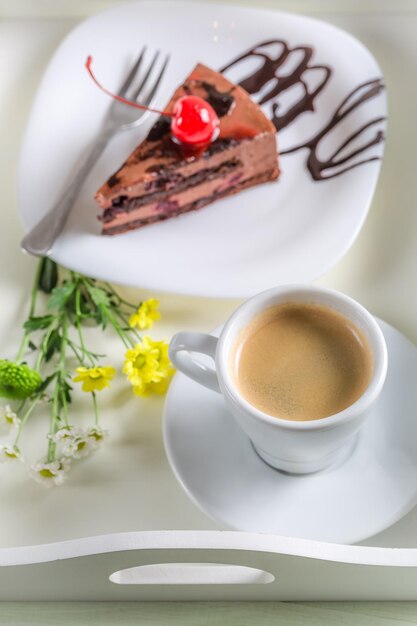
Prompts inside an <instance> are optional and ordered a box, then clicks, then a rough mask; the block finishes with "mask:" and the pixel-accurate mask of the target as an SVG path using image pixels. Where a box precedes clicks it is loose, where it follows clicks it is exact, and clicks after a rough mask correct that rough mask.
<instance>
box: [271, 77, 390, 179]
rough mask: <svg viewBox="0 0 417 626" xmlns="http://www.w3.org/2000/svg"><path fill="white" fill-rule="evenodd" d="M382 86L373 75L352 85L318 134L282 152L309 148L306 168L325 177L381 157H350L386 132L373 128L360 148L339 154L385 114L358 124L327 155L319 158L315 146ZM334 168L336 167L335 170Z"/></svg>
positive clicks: (360, 151)
mask: <svg viewBox="0 0 417 626" xmlns="http://www.w3.org/2000/svg"><path fill="white" fill-rule="evenodd" d="M383 89H384V84H383V82H382V80H381V79H380V78H375V79H374V80H370V81H368V82H366V83H363V84H362V85H359V87H356V89H354V90H353V91H352V92H351V93H350V94H349V95H348V96H347V97H346V98H345V99H344V100H343V102H342V103H341V104H340V105H339V106H338V108H337V109H336V111H335V113H334V114H333V115H332V117H331V118H330V120H329V122H328V123H327V124H326V126H325V127H324V128H323V129H322V130H321V131H320V132H319V133H317V135H315V136H314V137H313V138H312V139H310V140H309V141H306V142H305V143H303V144H300V145H298V146H294V147H293V148H289V149H287V150H284V151H282V152H281V154H291V153H292V152H296V151H297V150H301V149H302V148H308V150H309V151H310V153H309V155H308V157H307V168H308V170H309V172H310V174H311V176H312V177H313V179H314V180H326V179H328V178H334V177H335V176H340V174H343V173H344V172H347V171H348V170H352V169H353V168H355V167H358V166H359V165H363V164H364V163H370V162H371V161H379V160H380V158H381V157H379V156H371V157H369V158H366V159H362V160H360V161H356V162H354V163H352V159H354V158H355V157H357V156H358V155H360V154H363V153H364V152H366V151H367V150H369V148H372V147H373V146H375V145H377V144H379V143H381V142H382V141H384V138H385V136H384V133H383V131H382V130H376V131H375V133H374V136H373V137H372V138H371V139H369V140H367V141H364V142H363V143H362V145H361V146H360V147H359V148H356V149H353V150H351V151H350V152H348V153H347V154H346V155H345V156H343V157H342V156H340V155H341V153H342V152H343V150H344V149H345V148H347V147H348V146H349V145H350V144H351V143H352V142H353V141H354V140H355V139H357V138H359V137H360V135H362V134H363V133H364V132H365V131H366V130H367V129H368V128H371V126H375V125H376V124H379V123H380V122H383V121H384V119H385V118H384V117H376V118H374V119H373V120H370V121H369V122H367V123H366V124H364V125H363V126H361V127H360V128H359V129H358V130H357V131H356V132H354V133H353V134H352V135H350V137H348V138H347V139H346V140H345V141H344V142H343V143H342V145H341V146H340V147H339V148H338V149H337V150H335V151H334V152H333V153H332V154H331V155H330V156H329V157H328V158H326V159H320V158H319V157H318V148H319V145H320V141H321V140H322V139H323V138H324V137H326V135H327V134H328V133H329V132H330V131H331V130H332V129H333V128H335V127H336V126H337V125H338V124H339V123H340V122H341V121H342V120H344V118H345V117H346V116H347V115H349V113H351V112H352V111H354V110H355V109H357V108H358V107H359V106H360V105H361V104H363V103H364V102H366V101H367V100H369V99H370V98H374V97H375V96H377V95H378V94H380V93H381V91H382V90H383ZM343 166H345V167H343ZM335 168H338V169H337V170H335Z"/></svg>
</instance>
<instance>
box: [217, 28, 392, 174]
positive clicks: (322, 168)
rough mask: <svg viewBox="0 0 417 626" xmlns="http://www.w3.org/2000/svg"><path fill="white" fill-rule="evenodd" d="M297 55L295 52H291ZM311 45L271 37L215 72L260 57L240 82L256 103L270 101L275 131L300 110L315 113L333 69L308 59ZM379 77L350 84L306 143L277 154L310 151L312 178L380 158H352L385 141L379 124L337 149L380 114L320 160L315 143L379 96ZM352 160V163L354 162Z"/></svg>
mask: <svg viewBox="0 0 417 626" xmlns="http://www.w3.org/2000/svg"><path fill="white" fill-rule="evenodd" d="M272 46H275V47H277V53H276V54H275V55H273V54H272V52H271V47H272ZM294 55H297V56H294ZM313 55H314V49H313V48H312V47H311V46H305V45H303V46H295V47H294V48H291V47H290V46H289V45H288V44H287V43H286V42H285V41H283V40H282V39H271V40H268V41H264V42H261V43H259V44H258V45H256V46H254V47H253V48H251V49H250V50H248V51H247V52H245V53H244V54H242V55H241V56H239V57H237V58H236V59H234V60H233V61H231V62H230V63H228V64H227V65H225V66H224V67H223V68H222V69H221V70H220V71H221V72H226V71H227V70H229V69H231V68H232V67H235V66H238V65H240V64H245V63H246V62H247V61H248V60H249V59H254V58H255V59H257V60H260V62H261V63H260V65H259V67H258V68H257V69H256V70H255V71H253V72H252V73H251V74H250V75H248V76H246V77H245V78H244V79H242V80H241V81H240V82H239V85H240V86H241V87H243V88H244V89H245V90H246V91H248V93H250V94H251V95H257V94H258V95H259V94H260V98H259V99H258V104H259V105H265V104H266V103H269V102H270V103H271V109H270V117H271V120H272V122H273V124H274V125H275V128H276V129H277V131H282V130H283V129H284V128H286V127H287V126H289V125H290V124H292V123H293V122H294V121H295V120H296V119H297V118H298V117H299V116H300V115H302V114H304V113H307V112H314V110H315V100H316V99H317V97H318V96H319V95H320V93H321V92H322V91H323V89H324V88H325V87H326V85H327V83H328V82H329V80H330V78H331V75H332V72H333V70H332V68H331V67H330V66H328V65H322V64H320V65H318V64H314V63H313V62H312V59H313ZM291 59H295V60H296V63H295V65H293V67H292V69H291V71H290V72H288V70H286V69H285V65H286V62H290V63H291ZM313 73H314V74H315V75H316V78H315V84H314V86H313V87H310V86H309V82H310V81H309V82H307V78H311V77H312V76H313ZM297 87H301V97H300V98H299V99H298V100H297V101H296V102H295V103H294V104H292V106H290V108H289V109H287V110H286V112H284V113H282V112H280V109H281V110H282V105H281V104H280V102H279V99H280V96H282V94H283V93H284V92H286V91H287V92H288V90H290V89H293V88H297ZM384 88H385V87H384V83H383V81H382V79H380V78H375V79H372V80H369V81H367V82H366V83H363V84H361V85H359V86H358V87H356V88H355V89H353V90H352V91H351V93H349V94H348V95H347V96H346V98H345V99H344V100H343V101H342V102H341V103H340V105H339V106H338V107H337V109H336V111H335V113H334V114H333V115H332V116H331V117H330V119H329V121H328V122H327V124H325V125H324V127H323V128H322V129H321V130H319V132H318V133H316V134H315V135H314V136H313V137H312V138H310V139H308V140H307V141H306V142H304V143H302V144H299V145H297V146H294V147H292V148H289V149H286V150H283V151H281V155H285V154H290V153H293V152H296V151H298V150H301V149H303V148H306V149H308V150H309V155H308V157H307V161H306V165H307V168H308V170H309V172H310V174H311V176H312V178H313V180H315V181H321V180H327V179H329V178H333V177H335V176H340V175H341V174H343V173H344V172H346V171H348V170H351V169H353V168H355V167H358V166H359V165H363V164H364V163H369V162H371V161H377V160H380V157H379V156H370V157H369V158H364V159H360V160H359V161H354V160H355V158H356V157H358V156H359V155H361V154H364V153H366V152H367V151H368V150H369V149H370V148H372V147H373V146H375V145H377V144H379V143H381V142H382V141H383V140H384V133H383V131H382V130H381V129H376V131H375V133H374V135H373V137H372V138H371V139H368V140H364V141H363V143H362V144H361V145H360V146H359V147H358V148H354V149H351V150H350V151H349V152H348V153H347V154H345V155H343V156H342V152H343V151H344V150H345V149H347V148H348V147H349V146H350V144H352V142H354V141H355V140H358V138H359V137H360V136H361V135H363V133H365V131H367V130H368V129H369V128H371V127H373V126H376V125H377V124H379V123H381V122H383V121H384V119H385V118H384V117H377V118H374V119H372V120H370V121H369V122H368V123H366V124H364V125H363V126H362V127H361V128H359V129H358V130H357V131H355V132H354V133H352V135H351V136H350V137H348V138H347V139H346V140H345V141H344V142H343V143H342V145H341V146H340V147H339V148H338V149H337V150H335V151H334V152H333V153H332V154H331V156H330V157H328V158H326V159H321V158H319V156H318V150H319V145H320V142H321V141H322V140H323V139H324V138H325V137H326V136H328V134H329V133H330V132H331V131H332V130H333V129H334V128H335V127H336V126H337V125H338V124H340V123H341V122H342V121H343V120H344V119H345V118H346V117H347V116H348V115H349V114H350V113H351V112H352V111H354V110H355V109H357V108H358V107H359V106H361V105H362V104H364V103H365V102H367V101H369V100H370V99H371V98H374V97H376V96H378V95H379V94H380V93H381V91H382V90H383V89H384ZM353 161H354V162H353Z"/></svg>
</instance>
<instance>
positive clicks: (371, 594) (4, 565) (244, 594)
mask: <svg viewBox="0 0 417 626" xmlns="http://www.w3.org/2000/svg"><path fill="white" fill-rule="evenodd" d="M416 599H417V549H392V548H370V547H357V546H342V545H337V544H329V543H322V542H315V541H306V540H302V539H292V538H291V539H290V538H285V537H277V536H273V535H261V534H252V533H237V532H227V531H224V532H216V531H214V532H209V531H200V532H186V531H160V532H157V531H154V532H141V533H125V534H115V535H107V536H104V537H91V538H88V539H78V540H74V541H67V542H62V543H54V544H49V545H46V546H32V547H30V548H15V549H11V550H7V549H6V550H1V551H0V600H8V601H11V600H16V601H20V600H40V601H45V600H47V601H50V600H54V601H62V600H91V601H94V600H106V601H116V600H122V601H126V600H416Z"/></svg>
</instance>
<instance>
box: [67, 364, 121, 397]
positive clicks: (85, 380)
mask: <svg viewBox="0 0 417 626" xmlns="http://www.w3.org/2000/svg"><path fill="white" fill-rule="evenodd" d="M75 371H76V372H77V374H78V375H77V376H75V377H74V378H73V379H72V380H73V381H74V382H75V383H80V382H82V384H83V386H82V390H83V391H101V390H102V389H104V388H105V387H108V386H109V383H110V381H111V380H112V379H113V378H114V375H115V373H116V370H115V369H114V367H108V366H107V367H77V369H76V370H75Z"/></svg>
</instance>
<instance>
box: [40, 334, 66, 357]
mask: <svg viewBox="0 0 417 626" xmlns="http://www.w3.org/2000/svg"><path fill="white" fill-rule="evenodd" d="M61 343H62V339H61V335H60V334H59V332H58V331H57V330H53V331H52V332H51V334H50V335H49V337H48V340H47V342H46V346H45V347H44V354H45V361H46V362H48V361H50V360H51V359H52V357H53V355H54V354H55V352H59V350H60V348H61Z"/></svg>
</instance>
